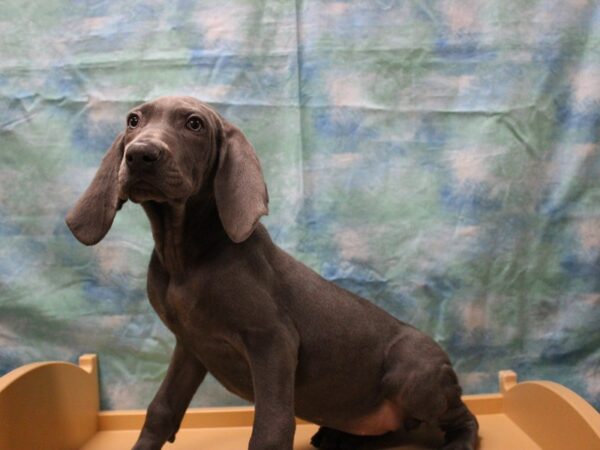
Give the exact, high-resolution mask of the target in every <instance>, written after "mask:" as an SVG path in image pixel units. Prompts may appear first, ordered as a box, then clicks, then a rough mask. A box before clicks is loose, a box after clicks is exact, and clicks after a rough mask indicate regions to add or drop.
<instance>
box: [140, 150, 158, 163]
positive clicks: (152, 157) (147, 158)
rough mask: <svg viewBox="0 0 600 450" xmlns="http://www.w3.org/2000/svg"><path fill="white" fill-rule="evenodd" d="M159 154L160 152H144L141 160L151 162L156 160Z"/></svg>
mask: <svg viewBox="0 0 600 450" xmlns="http://www.w3.org/2000/svg"><path fill="white" fill-rule="evenodd" d="M159 156H160V152H148V153H144V155H143V156H142V161H144V162H147V163H152V162H154V161H156V160H158V157H159Z"/></svg>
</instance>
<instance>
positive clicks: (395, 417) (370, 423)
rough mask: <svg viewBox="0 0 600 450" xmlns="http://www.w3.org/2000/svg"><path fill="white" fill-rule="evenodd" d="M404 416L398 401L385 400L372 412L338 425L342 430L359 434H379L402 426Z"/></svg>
mask: <svg viewBox="0 0 600 450" xmlns="http://www.w3.org/2000/svg"><path fill="white" fill-rule="evenodd" d="M403 421H404V416H403V414H402V411H401V410H400V407H399V406H398V405H397V404H396V403H392V402H391V401H389V400H384V401H383V403H382V404H381V405H380V406H379V407H378V408H377V409H376V410H375V411H373V412H372V413H369V414H367V415H366V416H363V417H360V418H358V419H354V420H351V421H349V422H347V423H346V424H344V425H343V426H342V427H338V429H339V430H340V431H343V432H345V433H350V434H355V435H358V436H378V435H381V434H385V433H387V432H389V431H396V430H398V429H399V428H401V427H402V425H403Z"/></svg>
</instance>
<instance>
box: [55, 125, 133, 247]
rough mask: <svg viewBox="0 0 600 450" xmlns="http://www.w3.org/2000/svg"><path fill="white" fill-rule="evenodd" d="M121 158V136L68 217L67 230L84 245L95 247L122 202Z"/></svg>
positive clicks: (109, 225) (120, 135) (106, 155)
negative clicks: (120, 196)
mask: <svg viewBox="0 0 600 450" xmlns="http://www.w3.org/2000/svg"><path fill="white" fill-rule="evenodd" d="M122 157H123V133H121V134H119V136H117V138H116V139H115V141H114V142H113V144H112V145H111V147H110V148H109V149H108V151H107V152H106V154H105V155H104V158H103V159H102V163H101V164H100V167H99V168H98V171H97V172H96V175H95V176H94V179H93V180H92V182H91V183H90V185H89V186H88V188H87V189H86V191H85V192H84V193H83V194H82V195H81V197H79V200H77V203H76V204H75V206H73V208H71V210H70V211H69V213H68V214H67V218H66V222H67V226H68V227H69V229H70V230H71V232H72V233H73V235H74V236H75V237H76V238H77V239H78V240H79V241H80V242H81V243H83V244H85V245H94V244H97V243H98V242H100V241H101V240H102V238H103V237H104V236H105V235H106V233H108V230H109V229H110V227H111V225H112V223H113V220H114V218H115V214H116V213H117V210H118V209H121V206H122V205H123V203H125V200H120V199H119V186H118V172H119V165H120V164H121V159H122Z"/></svg>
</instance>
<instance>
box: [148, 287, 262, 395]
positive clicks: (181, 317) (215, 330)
mask: <svg viewBox="0 0 600 450" xmlns="http://www.w3.org/2000/svg"><path fill="white" fill-rule="evenodd" d="M153 281H155V280H153ZM191 292H192V293H194V294H195V295H194V298H190V293H191ZM148 293H149V297H150V302H151V303H152V306H153V307H154V309H155V310H156V312H157V314H158V315H159V316H160V318H161V320H162V321H163V323H164V324H165V325H166V326H167V327H168V328H169V329H170V330H171V332H173V333H174V334H175V335H176V336H177V338H178V339H179V340H180V341H182V342H183V343H184V344H185V345H186V347H187V348H189V349H190V351H192V352H193V353H194V354H195V355H196V356H197V358H198V359H199V360H200V361H201V362H202V363H203V364H204V366H205V367H206V369H207V370H208V371H209V372H210V373H211V374H212V375H213V376H214V377H215V378H216V379H217V380H219V381H220V382H221V384H223V385H224V386H225V387H226V388H227V389H228V390H230V391H231V392H233V393H235V394H237V395H239V396H241V397H243V398H245V399H247V400H251V399H252V397H253V393H252V377H251V374H250V369H249V366H248V363H247V361H246V358H245V356H244V354H243V350H242V349H241V347H239V346H236V345H234V344H233V342H236V341H237V339H236V336H235V335H234V334H232V333H231V332H229V333H228V332H227V331H226V330H227V328H225V327H223V324H221V323H219V322H218V319H217V317H219V316H220V314H215V311H212V309H211V307H210V305H208V304H206V303H204V302H203V301H202V300H203V299H202V296H201V292H198V290H197V289H190V286H188V285H186V284H182V283H177V282H173V281H170V282H167V283H166V284H165V285H164V287H163V289H160V290H158V289H154V290H153V289H149V291H148Z"/></svg>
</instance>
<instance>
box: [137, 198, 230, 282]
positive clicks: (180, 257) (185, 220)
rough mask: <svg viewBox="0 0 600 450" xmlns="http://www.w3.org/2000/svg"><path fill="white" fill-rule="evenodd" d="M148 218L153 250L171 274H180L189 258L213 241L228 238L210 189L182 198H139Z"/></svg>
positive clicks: (204, 251)
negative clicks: (179, 199) (143, 199)
mask: <svg viewBox="0 0 600 450" xmlns="http://www.w3.org/2000/svg"><path fill="white" fill-rule="evenodd" d="M142 207H143V208H144V210H145V211H146V215H147V216H148V218H149V220H150V225H151V227H152V236H153V238H154V250H155V252H156V253H157V256H158V259H159V261H160V262H161V264H162V265H163V267H164V268H165V269H166V270H167V272H169V274H171V275H182V274H184V273H185V269H186V267H190V266H191V264H189V263H190V262H191V261H190V260H192V259H198V258H200V257H202V256H203V255H205V254H206V253H207V252H208V251H209V250H210V249H211V248H212V247H214V246H215V244H216V243H218V242H220V241H224V242H225V241H228V238H227V235H226V233H225V230H224V229H223V226H222V225H221V221H220V219H219V215H218V212H217V205H216V202H215V199H214V195H213V194H212V192H201V193H198V194H196V195H194V196H192V197H190V198H188V199H186V200H183V201H169V202H161V203H159V202H154V201H148V202H143V203H142Z"/></svg>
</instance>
